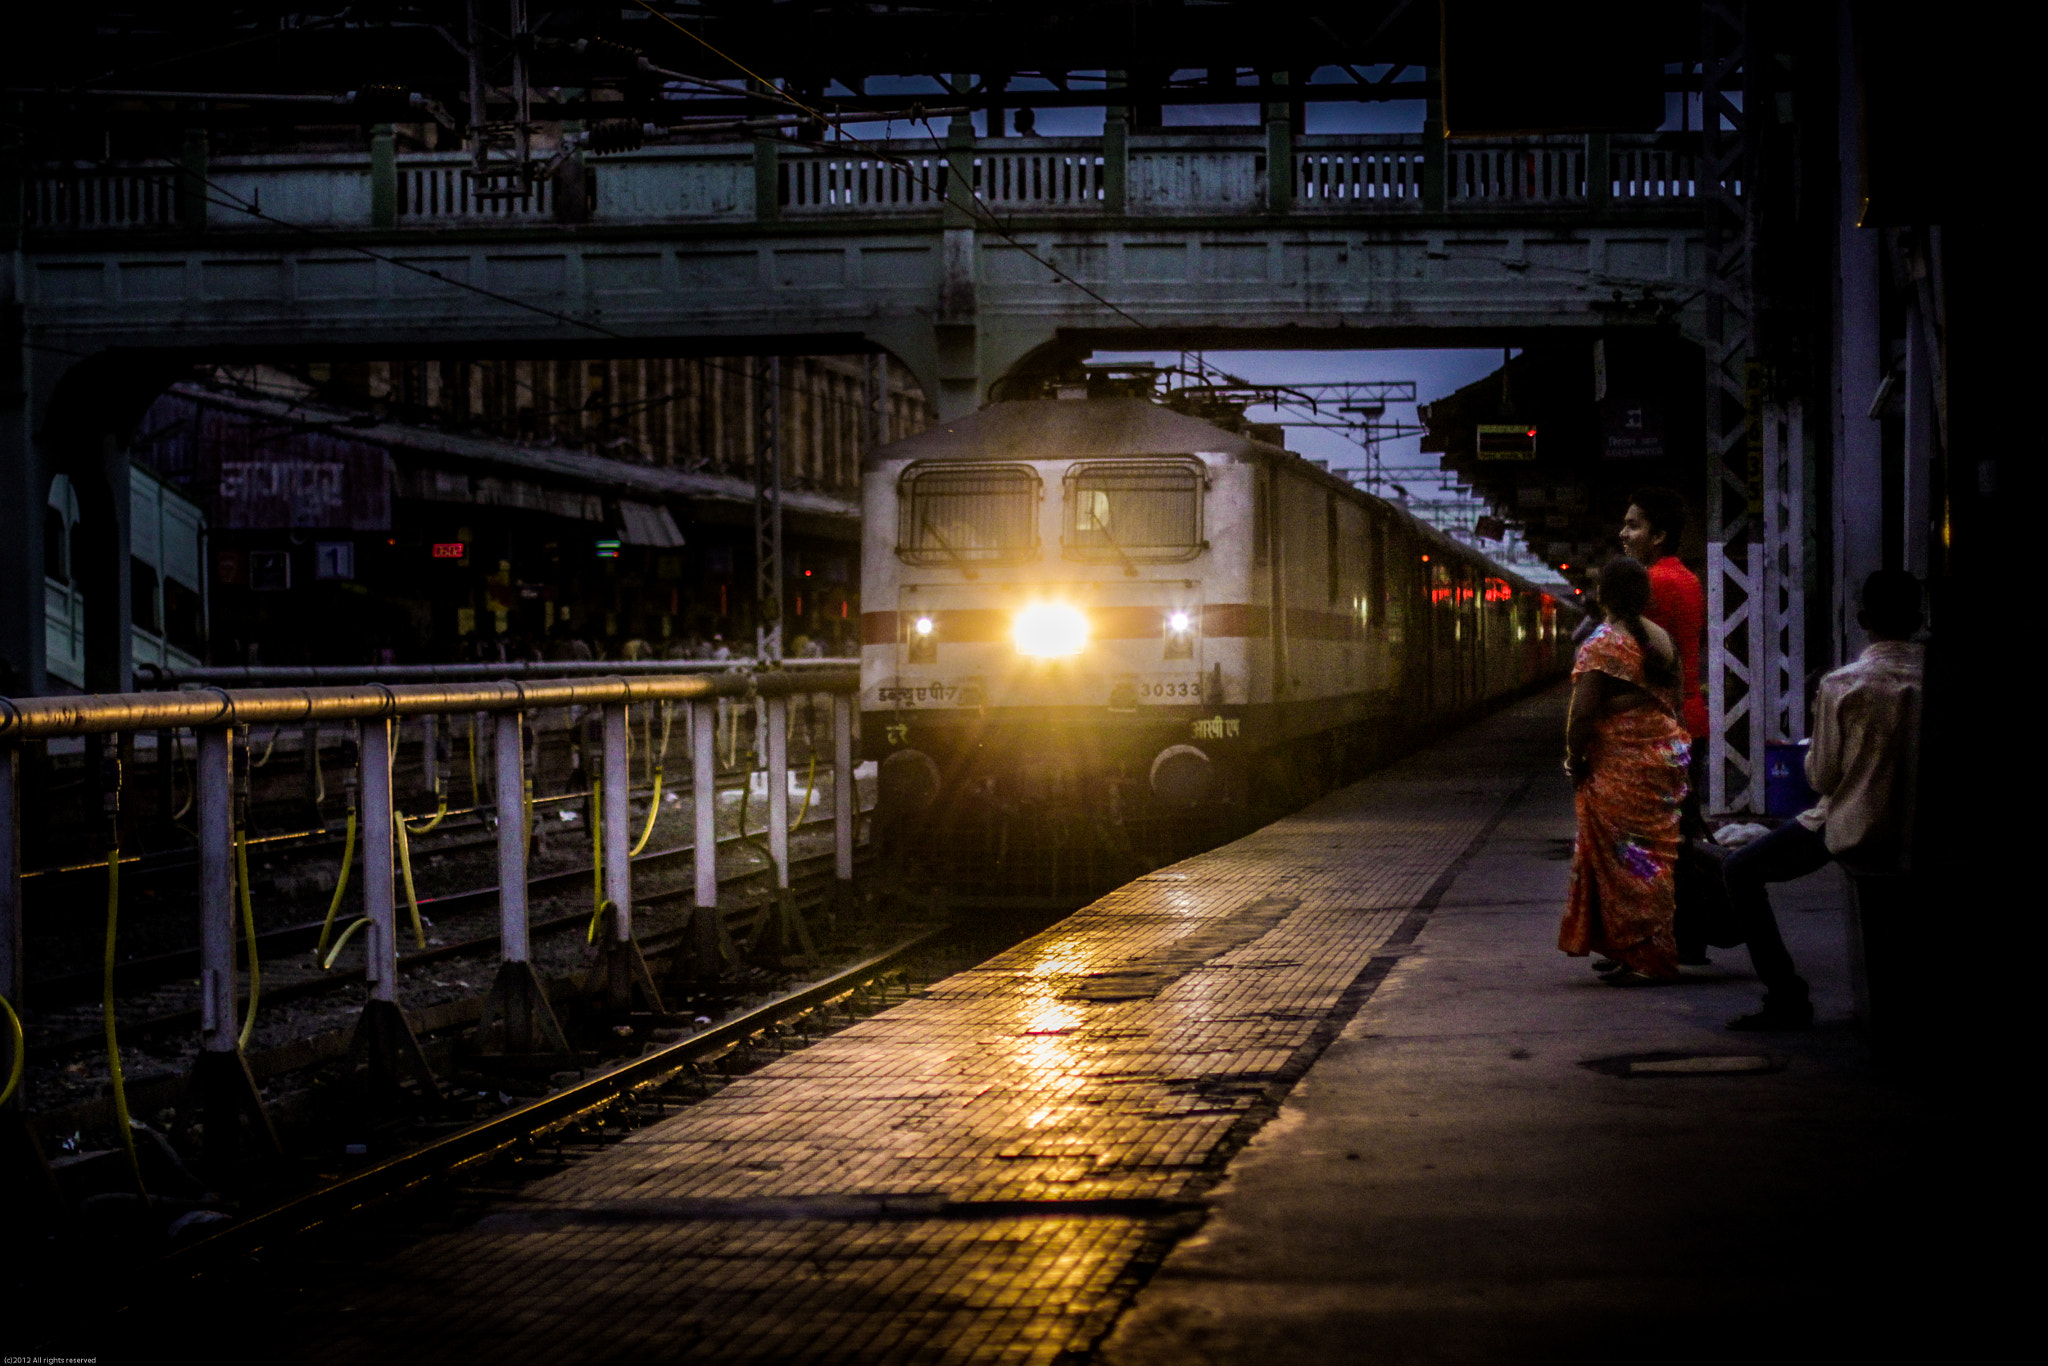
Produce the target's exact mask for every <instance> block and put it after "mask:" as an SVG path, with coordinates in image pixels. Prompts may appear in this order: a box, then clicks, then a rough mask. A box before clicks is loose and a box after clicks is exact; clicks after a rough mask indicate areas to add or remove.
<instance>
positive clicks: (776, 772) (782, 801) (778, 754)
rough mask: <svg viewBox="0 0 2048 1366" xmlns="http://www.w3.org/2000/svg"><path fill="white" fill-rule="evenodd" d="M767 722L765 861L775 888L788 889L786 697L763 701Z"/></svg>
mask: <svg viewBox="0 0 2048 1366" xmlns="http://www.w3.org/2000/svg"><path fill="white" fill-rule="evenodd" d="M763 700H764V701H765V702H766V703H767V705H766V706H765V707H764V708H763V709H762V711H763V718H762V719H763V720H764V721H765V723H766V731H767V734H766V737H765V741H764V744H763V748H764V749H765V750H766V751H767V756H768V858H769V860H770V861H771V862H772V863H774V865H775V886H776V888H777V889H778V890H782V891H786V890H788V888H789V698H788V697H786V696H778V697H769V698H764V699H763Z"/></svg>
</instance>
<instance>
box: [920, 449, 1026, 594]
mask: <svg viewBox="0 0 2048 1366" xmlns="http://www.w3.org/2000/svg"><path fill="white" fill-rule="evenodd" d="M1038 487H1039V485H1038V475H1037V474H1036V473H1034V472H1033V471H1032V470H1031V468H1030V467H1029V466H1027V465H930V466H925V467H923V468H918V467H916V466H912V467H911V468H910V469H909V470H908V471H906V472H905V474H904V476H903V483H902V485H901V486H900V498H899V503H898V508H899V512H900V516H901V522H900V525H899V528H898V531H897V538H896V553H897V554H898V555H900V556H901V557H902V558H903V559H905V560H906V561H908V562H909V563H911V564H953V565H959V566H961V567H962V568H968V569H971V568H973V567H974V566H976V565H982V564H1016V563H1019V562H1021V561H1024V560H1028V559H1031V558H1033V557H1034V556H1036V555H1037V553H1038Z"/></svg>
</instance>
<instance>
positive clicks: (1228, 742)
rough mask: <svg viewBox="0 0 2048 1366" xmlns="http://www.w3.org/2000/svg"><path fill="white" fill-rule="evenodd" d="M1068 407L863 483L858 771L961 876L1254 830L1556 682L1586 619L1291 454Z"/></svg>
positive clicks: (1025, 407) (1236, 416) (1239, 437)
mask: <svg viewBox="0 0 2048 1366" xmlns="http://www.w3.org/2000/svg"><path fill="white" fill-rule="evenodd" d="M1105 391H1106V392H1105ZM1057 393H1058V396H1054V397H1046V398H1041V399H1022V400H1015V401H1008V402H999V403H996V404H993V405H992V406H989V407H986V408H984V409H982V410H981V411H979V412H977V413H975V414H973V415H971V416H968V417H963V418H959V419H955V420H952V421H948V422H942V423H940V424H938V425H937V426H935V427H933V428H931V429H929V430H927V431H925V432H923V433H920V434H919V435H916V436H913V437H910V438H908V439H906V440H902V441H897V442H893V443H891V444H888V445H885V446H882V447H879V448H877V449H876V450H874V451H872V452H871V453H870V454H869V456H868V458H867V460H866V462H865V467H864V473H863V509H862V525H863V528H864V531H863V540H864V545H863V550H862V567H861V572H862V579H861V592H862V603H863V612H862V650H861V703H860V705H861V712H862V718H861V719H862V746H863V752H864V755H865V757H867V758H869V759H873V760H875V761H877V762H878V764H879V766H880V770H879V771H880V780H881V803H882V811H883V815H884V818H885V820H888V819H896V820H899V821H901V820H904V819H906V818H913V817H915V818H918V819H917V822H916V826H915V827H914V828H916V829H918V830H920V831H922V832H925V834H921V835H920V838H921V839H923V838H926V836H927V835H928V836H929V837H930V838H931V839H932V840H935V841H939V842H943V843H945V844H947V845H948V846H949V847H950V848H952V849H953V851H954V852H955V854H956V857H955V859H954V860H953V862H954V863H955V865H956V866H958V865H959V864H960V863H961V861H962V859H963V858H964V860H965V862H966V864H967V865H968V866H969V867H970V868H971V867H973V866H974V865H976V864H981V865H983V868H982V871H987V870H988V869H989V868H991V867H992V866H993V864H994V863H995V862H999V861H1001V860H1002V859H1004V858H1005V857H1009V858H1012V859H1016V858H1019V857H1021V856H1022V847H1021V845H1020V841H1022V842H1023V843H1024V844H1029V843H1032V841H1031V840H1029V839H1028V838H1027V834H1028V831H1027V830H1026V827H1027V826H1029V827H1033V828H1035V829H1037V830H1038V831H1039V832H1040V833H1041V835H1045V834H1046V832H1051V833H1050V835H1049V836H1048V838H1050V840H1051V842H1052V843H1053V844H1056V845H1057V844H1062V843H1063V844H1065V845H1066V846H1074V845H1076V844H1077V843H1086V842H1087V840H1086V838H1083V837H1085V836H1088V835H1090V833H1091V832H1092V833H1093V834H1094V835H1097V836H1102V838H1098V839H1096V841H1095V842H1096V843H1097V844H1103V843H1104V842H1105V840H1106V843H1107V845H1108V846H1112V847H1114V846H1118V845H1124V846H1125V847H1126V848H1127V849H1128V840H1127V831H1128V829H1129V828H1131V827H1132V826H1133V825H1134V824H1137V823H1142V822H1143V821H1145V820H1147V819H1150V820H1152V821H1153V822H1155V823H1157V822H1159V821H1161V820H1162V819H1164V820H1165V822H1166V823H1167V824H1169V825H1176V824H1177V825H1182V826H1185V825H1187V824H1188V823H1189V821H1190V820H1191V819H1197V820H1198V816H1199V813H1201V812H1203V811H1208V812H1210V813H1212V814H1214V813H1217V812H1225V813H1235V815H1236V816H1237V817H1238V818H1239V820H1238V822H1237V823H1238V824H1239V825H1243V824H1248V823H1249V822H1250V821H1251V820H1253V819H1259V818H1264V817H1268V816H1270V815H1272V814H1277V812H1278V811H1280V810H1284V809H1286V808H1287V807H1288V806H1291V805H1294V804H1298V802H1299V801H1301V800H1305V799H1306V798H1308V797H1310V796H1312V795H1314V793H1315V792H1317V791H1319V790H1321V789H1323V788H1324V787H1327V786H1329V785H1332V784H1334V783H1337V782H1339V781H1344V780H1347V779H1348V778H1349V777H1351V776H1354V775H1355V774H1356V773H1358V772H1360V771H1362V770H1363V769H1364V768H1366V767H1368V766H1370V765H1372V764H1374V763H1378V762H1382V761H1384V760H1385V759H1387V758H1389V757H1391V756H1392V755H1394V754H1397V753H1399V752H1401V751H1403V750H1405V749H1407V748H1410V747H1412V746H1413V745H1415V744H1416V743H1418V742H1419V741H1420V740H1421V739H1422V738H1424V737H1426V736H1427V735H1429V734H1430V733H1432V732H1433V731H1435V730H1437V729H1440V728H1441V727H1442V726H1444V725H1445V724H1447V723H1450V722H1452V721H1455V720H1457V719H1459V718H1461V717H1465V716H1468V715H1471V714H1473V713H1475V712H1477V711H1479V710H1481V709H1484V708H1486V707H1488V706H1489V705H1492V704H1495V703H1498V702H1500V701H1503V700H1506V699H1508V698H1511V697H1513V696H1514V695H1516V694H1517V693H1519V692H1522V691H1524V690H1526V689H1528V688H1529V687H1531V686H1533V685H1536V684H1539V683H1542V682H1544V681H1546V680H1549V679H1551V678H1554V677H1556V676H1558V675H1559V674H1560V673H1561V672H1562V671H1563V670H1564V669H1565V668H1566V667H1567V665H1568V663H1569V660H1570V645H1569V636H1570V633H1571V629H1572V626H1573V625H1574V623H1575V622H1576V620H1577V618H1578V612H1577V609H1576V608H1574V607H1572V606H1569V605H1568V604H1565V603H1563V602H1561V601H1559V600H1558V599H1556V598H1554V597H1553V596H1552V595H1550V594H1548V593H1546V592H1544V591H1543V590H1541V589H1540V588H1537V587H1536V586H1534V585H1532V584H1530V583H1528V582H1526V581H1525V580H1523V579H1521V578H1519V577H1518V576H1517V575H1515V574H1514V573H1512V572H1510V571H1509V570H1507V569H1505V568H1502V567H1501V566H1499V565H1497V564H1495V563H1493V562H1492V561H1490V560H1488V559H1486V558H1485V557H1483V556H1481V555H1479V554H1477V553H1476V552H1474V551H1473V550H1472V549H1471V548H1469V547H1467V546H1465V545H1462V544H1460V543H1459V542H1457V541H1455V540H1453V539H1451V538H1450V537H1448V536H1446V535H1444V534H1442V533H1441V532H1439V531H1437V530H1435V529H1434V528H1432V527H1430V526H1428V525H1426V524H1424V523H1423V522H1421V521H1419V520H1417V519H1416V518H1415V517H1414V516H1412V515H1411V514H1410V513H1408V512H1406V511H1404V510H1403V509H1402V508H1401V507H1400V506H1399V505H1398V504H1394V503H1389V502H1386V501H1384V500H1382V499H1379V498H1376V497H1374V496H1372V495H1370V494H1368V493H1365V492H1363V491H1361V490H1360V489H1357V488H1355V487H1353V486H1352V485H1351V484H1349V483H1348V482H1346V481H1345V480H1343V479H1340V478H1338V477H1336V476H1334V475H1331V474H1330V473H1328V472H1327V471H1325V470H1324V469H1323V468H1321V467H1320V466H1318V465H1316V464H1313V463H1311V462H1309V461H1307V460H1304V459H1302V458H1301V457H1300V456H1298V455H1295V454H1293V453H1292V452H1289V451H1287V450H1285V449H1283V448H1282V447H1281V446H1280V445H1279V444H1277V442H1276V441H1275V440H1273V439H1262V438H1274V437H1277V436H1278V434H1279V429H1277V428H1258V427H1255V426H1252V425H1250V424H1246V423H1244V422H1243V421H1242V419H1241V409H1239V410H1233V411H1228V412H1224V413H1222V414H1220V420H1219V421H1211V420H1207V418H1205V417H1204V416H1199V415H1197V413H1196V412H1193V411H1186V410H1184V409H1186V408H1192V407H1194V406H1195V405H1194V404H1192V403H1184V404H1182V405H1180V406H1179V407H1176V406H1175V405H1173V404H1172V403H1171V402H1167V403H1162V402H1157V401H1154V399H1153V398H1152V397H1150V396H1149V395H1146V394H1140V393H1135V392H1132V391H1131V390H1130V388H1129V387H1126V386H1115V385H1105V384H1103V383H1101V382H1100V381H1098V382H1096V383H1095V384H1093V385H1092V386H1078V385H1077V386H1072V387H1070V388H1067V389H1062V390H1059V391H1057ZM1211 415H1212V416H1218V415H1217V414H1215V413H1213V411H1212V413H1211ZM1110 827H1117V828H1114V829H1113V828H1110ZM904 828H906V829H907V828H912V827H909V826H905V827H904ZM1037 842H1038V843H1041V844H1042V843H1044V842H1045V840H1044V839H1040V840H1039V841H1037ZM1168 852H1169V853H1171V852H1173V851H1171V850H1169V851H1168Z"/></svg>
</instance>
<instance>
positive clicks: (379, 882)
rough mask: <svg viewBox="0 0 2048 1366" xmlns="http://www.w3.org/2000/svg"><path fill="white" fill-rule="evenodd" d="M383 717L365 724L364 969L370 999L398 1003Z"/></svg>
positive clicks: (386, 721)
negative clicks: (367, 920)
mask: <svg viewBox="0 0 2048 1366" xmlns="http://www.w3.org/2000/svg"><path fill="white" fill-rule="evenodd" d="M393 729H394V723H393V722H392V721H391V719H390V718H388V717H384V718H380V719H378V720H375V721H365V722H363V745H362V753H363V822H362V828H363V914H364V915H366V916H368V917H369V919H370V923H369V924H368V925H366V926H365V927H364V929H363V934H364V942H363V968H364V973H365V976H367V978H368V979H369V983H370V997H371V999H373V1000H378V1001H393V1002H395V1001H397V1000H398V932H397V931H398V915H397V910H396V904H395V902H394V901H393V899H392V897H393V889H392V883H391V855H392V835H391V737H392V734H393Z"/></svg>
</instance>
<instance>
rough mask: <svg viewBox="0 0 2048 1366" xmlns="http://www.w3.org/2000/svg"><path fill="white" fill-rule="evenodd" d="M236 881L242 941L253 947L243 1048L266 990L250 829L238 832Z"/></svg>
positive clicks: (241, 1039)
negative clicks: (252, 899) (252, 893)
mask: <svg viewBox="0 0 2048 1366" xmlns="http://www.w3.org/2000/svg"><path fill="white" fill-rule="evenodd" d="M235 883H236V885H237V887H238V888H239V889H240V894H241V901H242V942H243V943H244V944H246V945H247V946H248V951H249V1013H248V1014H246V1015H244V1016H243V1017H242V1032H241V1033H240V1034H238V1035H237V1036H236V1037H235V1042H236V1044H238V1045H239V1046H240V1047H242V1048H247V1047H248V1046H249V1036H250V1035H251V1034H253V1033H255V1032H256V997H257V996H258V995H259V994H260V993H261V992H262V990H263V967H262V965H261V964H260V963H258V962H257V961H256V912H255V911H254V910H253V909H251V907H250V904H249V832H248V831H246V830H237V831H236V832H235Z"/></svg>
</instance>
